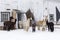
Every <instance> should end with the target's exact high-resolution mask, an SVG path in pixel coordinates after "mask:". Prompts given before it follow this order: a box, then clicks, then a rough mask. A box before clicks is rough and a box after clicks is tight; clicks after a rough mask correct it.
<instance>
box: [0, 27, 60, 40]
mask: <svg viewBox="0 0 60 40" xmlns="http://www.w3.org/2000/svg"><path fill="white" fill-rule="evenodd" d="M55 27H57V26H55ZM0 40H60V29H58V28H55V31H54V32H48V31H47V30H46V31H38V30H36V32H32V30H31V28H30V29H29V31H28V32H26V31H24V30H23V29H17V30H13V31H12V30H11V31H3V30H0Z"/></svg>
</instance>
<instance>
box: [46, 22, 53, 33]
mask: <svg viewBox="0 0 60 40" xmlns="http://www.w3.org/2000/svg"><path fill="white" fill-rule="evenodd" d="M46 24H47V26H48V31H51V32H53V31H54V23H53V22H48V21H46Z"/></svg>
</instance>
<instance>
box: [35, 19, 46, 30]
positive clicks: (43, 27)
mask: <svg viewBox="0 0 60 40" xmlns="http://www.w3.org/2000/svg"><path fill="white" fill-rule="evenodd" d="M36 24H37V26H38V30H40V28H42V31H43V30H45V28H46V21H45V20H42V21H38V22H37V23H36Z"/></svg>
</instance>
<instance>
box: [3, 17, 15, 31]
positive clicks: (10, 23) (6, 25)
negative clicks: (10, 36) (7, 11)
mask: <svg viewBox="0 0 60 40" xmlns="http://www.w3.org/2000/svg"><path fill="white" fill-rule="evenodd" d="M14 20H15V21H14ZM15 24H16V19H13V17H10V21H5V22H4V28H3V29H4V30H8V31H10V29H15Z"/></svg>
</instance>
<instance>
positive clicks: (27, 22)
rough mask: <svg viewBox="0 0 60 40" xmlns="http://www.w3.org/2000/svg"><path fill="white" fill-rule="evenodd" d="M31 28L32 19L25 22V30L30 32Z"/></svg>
mask: <svg viewBox="0 0 60 40" xmlns="http://www.w3.org/2000/svg"><path fill="white" fill-rule="evenodd" d="M29 27H30V18H29V19H27V20H26V21H23V28H24V30H26V31H28V29H29Z"/></svg>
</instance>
